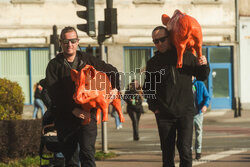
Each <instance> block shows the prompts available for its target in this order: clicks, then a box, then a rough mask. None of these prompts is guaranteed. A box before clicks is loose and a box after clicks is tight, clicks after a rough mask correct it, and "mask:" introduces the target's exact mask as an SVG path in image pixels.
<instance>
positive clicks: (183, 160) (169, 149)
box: [155, 114, 193, 167]
mask: <svg viewBox="0 0 250 167" xmlns="http://www.w3.org/2000/svg"><path fill="white" fill-rule="evenodd" d="M155 116H156V120H157V125H158V130H159V136H160V141H161V150H162V161H163V167H174V166H175V164H174V157H175V141H176V135H177V142H176V143H177V149H178V152H179V155H180V167H192V151H191V147H192V135H193V116H183V117H180V118H175V119H166V118H165V119H161V118H159V114H156V115H155ZM176 132H177V133H176Z"/></svg>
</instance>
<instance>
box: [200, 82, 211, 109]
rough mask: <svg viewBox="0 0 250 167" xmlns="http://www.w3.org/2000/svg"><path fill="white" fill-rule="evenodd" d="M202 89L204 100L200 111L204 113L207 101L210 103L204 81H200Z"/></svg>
mask: <svg viewBox="0 0 250 167" xmlns="http://www.w3.org/2000/svg"><path fill="white" fill-rule="evenodd" d="M202 89H203V101H204V106H203V107H202V109H201V111H202V112H203V113H205V112H206V111H207V108H208V106H209V103H210V99H211V98H210V96H209V93H208V91H207V88H206V86H205V84H204V83H202Z"/></svg>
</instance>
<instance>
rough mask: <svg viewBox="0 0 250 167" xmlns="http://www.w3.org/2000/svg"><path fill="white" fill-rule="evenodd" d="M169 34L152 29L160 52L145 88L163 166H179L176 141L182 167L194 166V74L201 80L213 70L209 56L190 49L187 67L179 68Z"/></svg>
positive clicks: (150, 64)
mask: <svg viewBox="0 0 250 167" xmlns="http://www.w3.org/2000/svg"><path fill="white" fill-rule="evenodd" d="M169 37H170V32H169V31H168V30H167V29H166V28H165V27H163V26H158V27H156V28H155V29H154V30H153V32H152V38H153V43H154V44H155V47H156V49H157V51H156V52H155V55H154V57H152V58H151V59H150V60H149V61H148V62H147V66H146V78H145V83H144V87H143V90H144V95H145V97H146V98H147V102H148V105H149V109H150V110H152V111H153V112H154V113H155V117H156V121H157V125H158V131H159V136H160V141H161V149H162V161H163V167H174V166H175V164H174V157H175V143H177V149H178V151H179V155H180V166H181V167H191V166H192V151H191V147H192V133H193V116H194V98H193V92H192V75H193V76H195V77H196V78H197V79H198V80H205V79H207V76H208V74H209V71H210V69H209V65H208V63H207V60H206V57H205V56H202V57H201V58H197V57H195V56H194V55H193V54H192V53H191V52H188V51H186V52H185V53H184V55H183V68H181V69H176V63H177V52H176V48H175V47H174V46H173V45H172V44H171V42H170V38H169ZM159 71H161V73H159ZM150 95H151V96H150ZM152 95H154V96H152ZM176 137H177V139H176ZM176 140H177V141H176Z"/></svg>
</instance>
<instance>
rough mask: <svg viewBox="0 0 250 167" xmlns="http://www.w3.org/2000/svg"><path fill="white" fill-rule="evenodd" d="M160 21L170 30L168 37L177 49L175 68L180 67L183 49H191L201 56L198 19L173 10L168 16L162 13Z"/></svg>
mask: <svg viewBox="0 0 250 167" xmlns="http://www.w3.org/2000/svg"><path fill="white" fill-rule="evenodd" d="M162 23H163V24H164V25H165V26H166V27H167V29H168V30H169V31H170V38H171V41H172V43H173V44H174V45H175V47H176V49H177V57H178V60H177V65H176V68H182V64H183V53H184V51H185V49H187V50H191V52H192V53H193V54H194V55H195V51H196V53H197V56H198V57H201V56H202V32H201V26H200V24H199V23H198V21H197V20H196V19H195V18H193V17H191V16H189V15H187V14H185V13H182V12H181V11H179V10H175V12H174V15H173V16H172V17H171V18H170V17H169V16H168V15H166V14H163V15H162Z"/></svg>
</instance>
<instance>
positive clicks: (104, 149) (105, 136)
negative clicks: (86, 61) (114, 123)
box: [99, 43, 108, 153]
mask: <svg viewBox="0 0 250 167" xmlns="http://www.w3.org/2000/svg"><path fill="white" fill-rule="evenodd" d="M99 47H100V57H101V58H102V59H103V58H104V54H105V50H104V49H105V47H104V45H103V43H101V44H100V46H99ZM107 124H108V122H102V152H104V153H108V129H107Z"/></svg>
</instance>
